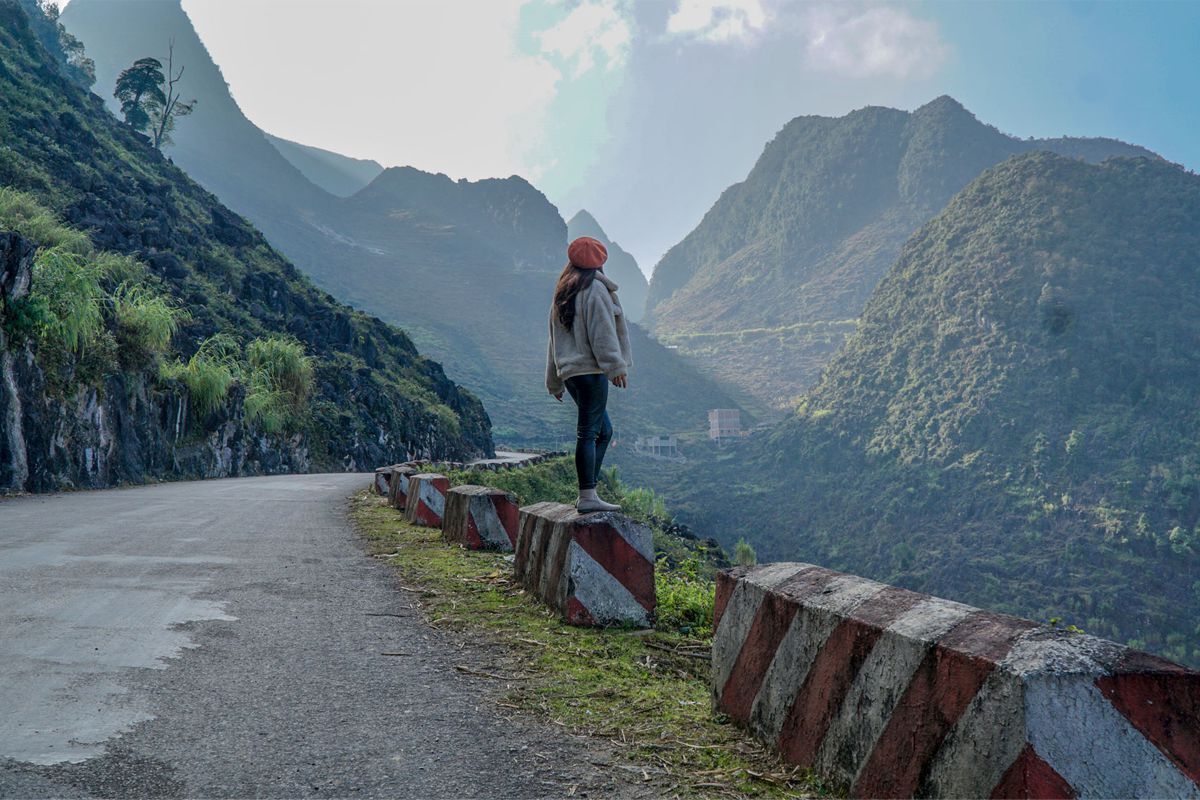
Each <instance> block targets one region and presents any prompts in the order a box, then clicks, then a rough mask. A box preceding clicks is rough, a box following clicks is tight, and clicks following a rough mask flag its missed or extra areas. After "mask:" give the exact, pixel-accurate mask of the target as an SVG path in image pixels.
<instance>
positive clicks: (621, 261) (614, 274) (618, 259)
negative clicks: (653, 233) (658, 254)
mask: <svg viewBox="0 0 1200 800" xmlns="http://www.w3.org/2000/svg"><path fill="white" fill-rule="evenodd" d="M580 236H591V237H592V238H593V239H598V240H599V241H600V242H602V243H603V244H604V246H605V247H606V248H608V263H606V264H605V265H604V272H605V273H606V274H607V275H608V277H610V278H612V279H613V281H615V282H616V284H617V285H618V286H619V287H621V307H622V308H624V309H625V313H626V314H627V315H628V317H629V319H630V320H632V321H633V322H641V320H642V316H643V314H644V313H645V310H646V293H647V292H648V291H649V290H650V286H649V284H648V283H647V281H646V276H645V274H643V273H642V270H641V268H640V267H638V263H637V259H635V258H634V257H633V255H631V254H630V253H628V252H627V251H625V250H623V249H621V246H620V245H619V244H617V243H616V242H614V241H613V240H612V239H609V238H608V234H606V233H605V232H604V229H603V228H601V227H600V223H599V222H597V221H596V218H595V217H593V216H592V215H591V214H590V213H588V212H587V210H586V209H580V210H579V211H578V212H576V214H575V216H573V217H571V219H569V220H568V221H567V238H568V239H571V240H575V239H578V238H579V237H580Z"/></svg>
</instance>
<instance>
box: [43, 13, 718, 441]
mask: <svg viewBox="0 0 1200 800" xmlns="http://www.w3.org/2000/svg"><path fill="white" fill-rule="evenodd" d="M64 21H65V24H66V25H67V27H68V28H69V29H70V30H71V31H72V32H73V33H74V34H76V35H77V36H78V37H79V38H80V39H81V40H82V41H83V43H84V45H85V46H86V48H87V51H88V53H89V55H90V56H92V57H93V58H95V60H96V64H97V69H96V72H97V76H98V77H97V83H96V91H97V92H98V93H99V94H101V95H105V96H107V95H111V94H112V85H113V82H114V81H115V78H116V75H117V73H118V72H119V71H120V69H122V68H124V67H125V66H128V65H129V64H131V63H133V61H134V60H135V59H137V58H140V57H142V56H144V55H146V54H155V53H161V52H163V51H164V49H165V47H166V42H167V41H168V40H170V39H171V38H172V37H173V38H174V41H175V51H176V58H177V59H178V60H179V61H180V62H181V63H184V64H185V65H186V66H187V70H188V72H187V75H186V78H185V80H184V82H183V84H182V86H183V92H184V94H185V96H186V97H189V98H190V97H197V98H198V99H199V104H198V105H197V107H196V110H195V113H194V114H193V115H191V116H189V117H187V118H185V119H183V120H181V121H180V124H179V126H178V130H177V132H176V134H175V137H174V138H175V144H174V145H172V146H170V147H168V148H167V150H166V153H167V155H168V156H170V157H171V158H172V159H174V160H175V161H176V162H177V163H179V165H180V166H182V167H183V168H184V169H185V170H186V171H187V172H188V173H189V174H190V175H192V176H193V177H195V178H196V179H197V180H198V181H199V182H200V183H201V184H202V185H203V186H205V187H206V188H207V189H209V190H210V191H212V192H214V193H215V194H216V195H217V196H218V197H220V198H221V199H222V200H223V201H224V202H226V203H227V204H228V205H229V206H230V207H231V208H233V209H235V210H236V211H238V212H239V213H242V214H244V215H246V217H247V218H248V219H249V220H250V221H251V222H253V223H254V224H255V225H256V226H257V227H258V228H259V229H261V230H262V231H263V233H264V234H265V235H266V237H267V239H268V240H269V241H270V242H271V244H272V245H274V246H275V247H276V248H278V249H279V250H280V252H282V253H283V254H284V255H286V256H287V257H288V258H289V259H291V260H292V261H293V262H294V263H295V264H296V266H297V267H299V268H300V270H301V271H303V272H304V273H305V274H306V275H308V276H309V277H311V278H312V279H313V281H314V282H315V283H316V284H317V285H318V286H320V287H321V288H323V289H325V290H327V291H329V292H330V293H332V294H333V295H334V296H336V297H337V298H338V299H339V300H341V301H343V302H348V303H350V304H352V305H353V306H355V307H357V308H361V309H363V310H365V311H367V312H369V313H372V314H376V315H378V316H380V317H381V318H382V319H384V320H386V321H387V322H389V323H392V324H396V325H400V326H401V327H403V328H404V330H405V331H406V332H407V333H408V334H409V335H411V336H412V337H413V340H414V341H415V342H416V343H417V345H418V347H419V348H420V350H421V352H422V353H425V354H427V355H429V356H430V357H431V358H435V359H437V360H438V361H439V362H440V363H442V364H444V365H445V367H446V371H447V374H448V375H449V376H450V377H451V378H452V379H454V380H455V381H457V382H459V383H461V384H462V385H464V386H467V387H469V388H470V389H471V391H473V392H475V393H477V394H478V395H479V397H480V398H481V399H482V400H483V402H484V404H485V406H486V408H487V410H488V413H489V415H490V416H491V418H492V420H493V422H494V423H495V426H496V434H497V438H499V439H502V440H504V441H506V442H509V443H514V444H515V443H526V444H543V443H546V442H547V441H549V440H552V439H554V438H555V437H557V436H559V435H560V434H561V432H562V431H564V430H565V431H568V432H569V431H570V430H571V426H572V425H573V423H572V422H571V421H570V419H569V417H570V414H569V413H566V411H568V410H564V408H563V407H560V406H558V405H557V404H556V403H554V402H553V401H552V400H550V399H549V397H548V395H547V394H546V392H545V389H544V385H543V384H544V372H545V352H546V323H547V313H548V309H549V303H550V294H551V291H552V288H553V284H554V280H555V278H556V276H557V274H558V272H559V271H560V270H561V269H562V266H563V264H564V263H565V251H566V245H567V228H566V224H565V223H564V222H563V220H562V217H561V216H560V215H559V212H558V209H556V208H555V207H554V205H553V204H551V203H550V202H549V201H548V200H547V199H546V197H545V196H544V195H543V194H542V193H541V192H540V191H538V190H537V189H536V188H535V187H533V186H532V185H531V184H529V183H528V182H527V181H526V180H524V179H523V178H521V177H519V176H511V177H508V178H504V179H493V180H481V181H465V180H457V181H456V180H452V179H451V178H449V177H448V176H446V175H442V174H433V173H429V172H424V171H421V170H417V169H413V168H410V167H400V168H392V169H388V170H386V171H384V172H382V173H381V174H379V175H378V176H376V177H375V178H374V180H372V181H371V183H370V184H369V185H367V186H365V187H364V188H362V189H361V190H360V191H358V192H356V193H355V194H353V195H352V196H349V197H346V198H341V197H335V196H333V195H332V194H330V193H329V192H327V191H325V189H322V188H320V187H319V186H317V185H316V184H315V183H313V182H312V181H310V180H309V179H308V178H307V177H305V173H304V172H302V171H301V170H300V169H297V167H296V165H295V164H294V163H292V162H291V161H289V160H288V159H285V158H284V157H283V156H282V155H280V152H281V151H280V150H277V149H276V148H275V147H274V146H273V145H272V144H271V143H270V141H269V140H268V138H267V137H265V136H264V134H263V132H262V131H261V130H259V129H258V128H257V127H256V126H255V125H254V123H253V122H251V121H250V120H248V119H247V118H246V117H245V115H244V114H243V113H242V111H241V109H240V108H239V107H238V105H237V103H236V102H235V101H234V98H233V97H232V95H231V94H230V92H229V89H228V87H227V86H226V84H225V81H224V78H223V77H222V76H221V72H220V69H219V68H218V67H217V65H216V64H214V63H213V61H212V59H211V57H210V56H209V54H208V51H207V50H206V49H205V47H204V45H203V43H202V42H201V40H200V38H199V36H198V35H197V34H196V31H195V30H194V29H193V27H192V25H191V21H190V20H189V19H188V16H187V14H186V13H185V12H184V10H183V8H182V6H181V4H180V2H179V0H162V1H161V2H154V3H111V2H107V1H106V0H74V1H73V2H72V3H71V4H70V6H68V8H67V10H66V11H65V12H64ZM283 152H289V150H288V148H287V147H286V145H285V146H284V148H283ZM307 152H308V154H310V155H311V150H309V151H307ZM292 156H295V153H294V152H292ZM295 161H296V164H299V163H301V161H300V160H299V159H298V158H296V159H295ZM339 163H341V165H342V166H343V167H344V166H345V164H344V162H339ZM306 169H307V170H308V174H310V175H312V177H313V178H314V180H315V179H316V178H317V175H316V173H313V172H312V165H311V164H309V165H308V167H306ZM623 288H624V287H623ZM629 288H630V289H631V290H634V291H631V294H635V293H636V288H637V287H634V286H630V287H629ZM631 299H634V302H636V299H635V298H631ZM634 337H635V339H636V340H637V341H636V342H635V345H634V346H635V356H634V360H635V368H634V376H633V380H632V381H631V388H630V390H629V392H628V394H627V395H626V396H627V397H628V399H629V402H628V403H627V405H626V407H625V409H624V410H623V413H622V418H621V420H619V422H620V423H621V425H622V427H623V428H624V430H625V431H627V432H628V433H629V434H631V435H638V434H642V433H651V432H663V431H676V430H688V429H699V428H702V427H703V425H704V423H705V413H706V411H707V409H708V408H711V407H714V406H731V405H736V402H735V400H734V399H733V398H732V397H731V396H730V394H729V393H728V392H726V391H725V390H724V389H723V388H722V387H721V385H719V384H718V383H717V382H716V381H714V380H712V379H711V378H708V377H706V376H704V375H702V374H700V373H699V372H698V371H697V370H696V368H695V366H694V365H693V364H692V363H690V362H689V361H687V360H686V359H683V358H681V357H680V356H679V355H678V354H677V353H675V352H674V351H672V350H670V349H668V348H666V347H663V346H662V345H660V344H659V343H658V342H656V341H655V340H653V339H651V338H650V337H648V336H645V335H644V334H643V333H642V332H635V333H634ZM676 386H687V387H689V389H690V390H691V391H690V393H688V394H686V395H684V394H682V393H679V392H677V391H675V390H674V388H673V387H676Z"/></svg>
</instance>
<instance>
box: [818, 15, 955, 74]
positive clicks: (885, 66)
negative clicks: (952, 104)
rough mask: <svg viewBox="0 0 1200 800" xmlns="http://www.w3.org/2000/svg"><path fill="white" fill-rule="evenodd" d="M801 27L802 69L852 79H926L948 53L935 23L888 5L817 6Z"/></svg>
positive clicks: (943, 60)
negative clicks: (803, 41) (803, 43)
mask: <svg viewBox="0 0 1200 800" xmlns="http://www.w3.org/2000/svg"><path fill="white" fill-rule="evenodd" d="M802 26H803V30H804V31H805V37H806V39H807V51H806V57H805V60H806V63H807V65H808V66H809V67H811V68H812V69H814V70H818V71H821V72H832V73H836V74H838V75H843V76H846V77H851V78H870V77H893V78H910V77H916V78H924V77H929V76H930V75H932V74H933V73H934V72H936V71H937V70H938V68H939V67H941V65H942V64H943V63H944V62H945V60H946V58H947V57H948V56H949V53H950V48H949V47H948V46H947V45H946V44H945V43H944V42H943V41H942V39H941V35H940V34H939V32H938V28H937V25H936V24H934V23H932V22H928V21H925V20H920V19H917V18H916V17H914V16H912V15H911V14H910V13H909V12H908V11H907V10H905V9H901V8H894V7H891V6H874V7H871V8H866V9H863V8H862V7H857V8H856V7H853V6H845V5H825V6H818V7H815V8H810V9H808V10H807V11H806V13H805V15H804V17H803V19H802Z"/></svg>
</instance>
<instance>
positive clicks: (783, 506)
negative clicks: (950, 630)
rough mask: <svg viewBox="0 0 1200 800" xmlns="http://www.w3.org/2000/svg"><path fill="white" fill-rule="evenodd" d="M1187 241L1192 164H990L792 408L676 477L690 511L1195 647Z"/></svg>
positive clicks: (784, 554)
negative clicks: (732, 496)
mask: <svg viewBox="0 0 1200 800" xmlns="http://www.w3.org/2000/svg"><path fill="white" fill-rule="evenodd" d="M1198 254H1200V177H1197V176H1196V175H1195V174H1193V173H1189V172H1186V171H1184V170H1182V169H1181V168H1178V167H1175V166H1173V165H1170V164H1167V163H1165V162H1163V161H1160V160H1153V159H1116V160H1111V161H1108V162H1105V163H1104V164H1103V165H1100V166H1093V165H1088V164H1086V163H1084V162H1081V161H1075V160H1070V159H1066V158H1063V157H1060V156H1056V155H1051V154H1048V153H1034V154H1029V155H1025V156H1020V157H1017V158H1014V159H1012V160H1010V161H1007V162H1005V163H1004V164H1001V165H1000V166H998V167H996V168H994V169H992V170H990V171H989V172H987V173H985V174H984V175H983V176H982V177H981V178H979V179H978V180H976V181H975V182H973V183H972V184H971V185H970V186H969V187H967V188H966V189H965V190H964V191H963V192H962V193H960V194H959V195H958V196H957V197H956V198H955V199H954V200H953V201H952V202H951V203H950V204H949V206H948V207H947V208H946V210H945V211H944V212H943V213H941V214H940V215H939V216H938V217H937V218H935V219H934V220H933V221H932V222H930V223H929V224H928V225H926V226H924V227H923V228H922V229H921V230H920V231H919V232H918V233H917V234H916V235H915V236H914V237H913V238H912V240H911V241H910V242H909V243H908V244H907V245H906V246H905V248H904V250H903V252H902V254H901V256H900V258H899V260H898V262H897V263H896V264H895V266H894V267H893V268H892V269H891V270H890V271H889V272H888V273H887V276H886V277H885V278H884V280H883V281H882V283H881V284H880V286H879V288H878V289H877V290H876V292H875V294H874V295H873V296H872V298H871V300H870V302H869V303H868V304H867V307H866V309H865V311H864V313H863V317H862V322H861V325H860V327H859V330H858V332H857V333H856V334H855V335H854V336H853V337H852V338H851V340H850V341H849V343H848V344H847V346H846V348H845V349H844V350H843V351H842V352H841V353H840V354H839V355H838V356H837V357H835V358H834V360H833V361H832V362H831V364H830V366H829V368H828V370H827V372H826V373H825V375H824V377H823V379H822V380H821V382H820V384H819V385H818V386H817V387H816V388H815V389H814V390H813V391H812V392H811V393H810V394H809V395H808V396H807V397H806V398H805V400H804V402H803V403H802V405H801V407H800V409H799V411H797V412H796V413H795V414H794V415H793V416H792V417H791V418H790V419H789V420H788V421H787V422H786V423H784V424H782V425H781V426H780V427H778V428H777V429H776V430H775V431H774V432H773V433H772V434H770V435H769V436H765V437H764V438H763V439H761V440H757V441H754V442H751V443H747V444H746V445H745V446H744V448H742V449H735V450H734V451H727V452H726V453H724V454H723V455H722V457H721V460H720V462H719V464H718V466H717V467H716V468H715V469H714V468H713V467H712V466H711V465H705V466H704V467H703V469H701V470H697V471H694V474H691V475H690V476H689V478H690V480H687V481H683V482H682V483H683V484H684V487H687V486H691V487H694V488H693V489H692V490H691V491H690V492H689V493H690V495H691V496H690V498H689V500H688V501H687V504H688V506H689V521H693V522H695V523H697V524H702V526H703V527H704V528H705V529H707V530H711V531H713V532H716V533H718V534H719V535H720V536H721V537H723V538H724V540H725V541H726V542H727V543H728V542H731V541H733V540H735V539H736V538H737V537H738V536H739V535H745V536H746V538H747V539H749V540H750V541H752V542H753V543H754V545H755V546H756V547H757V548H758V552H759V555H760V557H763V558H765V559H768V560H769V559H784V558H790V559H801V560H805V561H811V562H815V563H819V564H822V565H825V566H829V567H832V568H838V569H845V570H848V571H850V572H854V573H858V574H863V575H868V576H871V577H873V578H877V579H880V580H884V581H887V582H893V583H899V584H902V585H904V586H907V587H910V588H914V589H919V590H922V591H928V592H933V593H936V594H940V595H945V596H949V597H952V598H955V599H959V600H962V601H966V602H970V603H975V604H978V605H982V606H984V607H987V608H997V609H1003V610H1010V611H1014V612H1017V613H1021V614H1025V615H1032V616H1034V617H1035V618H1042V619H1046V618H1050V617H1062V618H1064V619H1065V620H1066V621H1067V622H1070V623H1073V624H1076V625H1079V626H1081V627H1083V628H1085V629H1086V630H1088V631H1089V632H1092V633H1096V634H1099V635H1101V636H1109V637H1114V638H1118V639H1123V640H1127V641H1133V642H1136V643H1137V644H1138V645H1139V646H1145V647H1148V648H1150V649H1153V650H1157V651H1159V652H1163V653H1166V654H1168V655H1169V656H1171V657H1172V658H1176V659H1182V660H1185V661H1188V662H1190V663H1193V664H1196V663H1200V629H1197V627H1196V621H1197V619H1200V458H1198V456H1197V454H1198V453H1200V406H1198V405H1197V403H1196V397H1197V396H1198V394H1200V255H1198ZM701 472H702V473H703V475H701V474H700V473H701ZM725 482H735V483H736V484H737V485H738V486H739V487H741V488H742V489H743V490H744V492H745V495H746V496H745V500H744V502H739V503H727V502H722V503H717V502H714V501H713V498H714V497H716V495H714V494H713V493H712V492H711V486H712V485H713V484H714V483H717V484H718V485H721V484H724V483H725ZM683 491H688V490H687V489H686V488H684V489H683Z"/></svg>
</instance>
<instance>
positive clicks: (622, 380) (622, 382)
mask: <svg viewBox="0 0 1200 800" xmlns="http://www.w3.org/2000/svg"><path fill="white" fill-rule="evenodd" d="M612 385H613V386H615V387H617V388H618V389H628V388H629V376H628V375H618V376H617V377H615V378H613V379H612Z"/></svg>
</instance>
